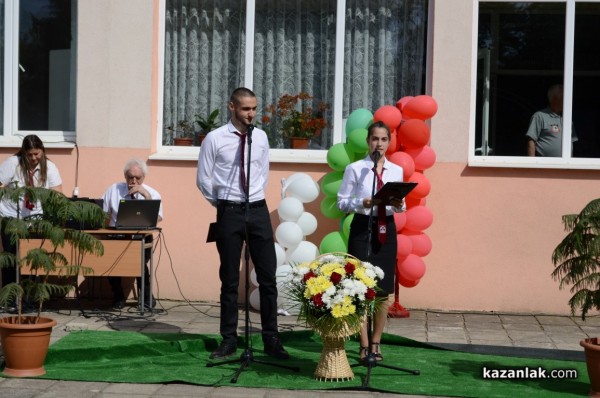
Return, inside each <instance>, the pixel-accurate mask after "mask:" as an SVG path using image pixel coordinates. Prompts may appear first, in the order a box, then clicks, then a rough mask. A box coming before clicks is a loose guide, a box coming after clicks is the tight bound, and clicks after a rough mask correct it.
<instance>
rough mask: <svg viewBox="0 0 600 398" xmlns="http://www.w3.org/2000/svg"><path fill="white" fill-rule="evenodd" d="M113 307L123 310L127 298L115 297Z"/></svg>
mask: <svg viewBox="0 0 600 398" xmlns="http://www.w3.org/2000/svg"><path fill="white" fill-rule="evenodd" d="M112 307H113V308H114V309H115V310H122V309H123V307H125V300H123V299H114V300H113V303H112Z"/></svg>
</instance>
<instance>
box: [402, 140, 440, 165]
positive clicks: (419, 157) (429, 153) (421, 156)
mask: <svg viewBox="0 0 600 398" xmlns="http://www.w3.org/2000/svg"><path fill="white" fill-rule="evenodd" d="M406 153H408V154H409V155H410V156H412V158H413V160H414V162H415V169H417V170H427V169H428V168H430V167H431V166H433V164H434V163H435V152H434V151H433V149H431V147H430V146H429V145H425V146H423V147H421V148H407V149H406Z"/></svg>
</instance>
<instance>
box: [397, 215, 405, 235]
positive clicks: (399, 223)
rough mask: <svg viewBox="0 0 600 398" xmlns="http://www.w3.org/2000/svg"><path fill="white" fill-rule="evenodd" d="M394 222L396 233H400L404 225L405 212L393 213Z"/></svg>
mask: <svg viewBox="0 0 600 398" xmlns="http://www.w3.org/2000/svg"><path fill="white" fill-rule="evenodd" d="M394 222H395V223H396V232H400V231H402V228H404V225H405V224H406V212H402V213H394Z"/></svg>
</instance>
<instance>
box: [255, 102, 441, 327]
mask: <svg viewBox="0 0 600 398" xmlns="http://www.w3.org/2000/svg"><path fill="white" fill-rule="evenodd" d="M437 109H438V107H437V103H436V101H435V100H434V99H433V98H432V97H430V96H428V95H419V96H416V97H412V96H407V97H403V98H401V99H399V100H398V101H397V103H396V105H395V106H393V105H384V106H382V107H380V108H379V109H377V110H376V111H375V113H372V112H371V111H370V110H368V109H364V108H360V109H356V110H354V111H353V112H352V113H351V114H350V115H349V117H348V119H347V121H346V127H345V131H346V142H345V143H338V144H335V145H333V146H332V147H331V148H329V150H328V151H327V164H328V165H329V167H331V169H332V171H331V172H329V173H327V174H326V175H325V176H324V177H323V179H322V180H321V184H320V186H319V184H317V183H316V182H315V181H314V180H313V179H312V178H311V177H310V176H309V175H307V174H304V173H295V174H292V175H291V176H290V177H288V178H287V179H283V180H282V190H281V198H282V199H281V202H280V203H279V205H278V207H277V211H278V214H279V218H280V221H281V222H280V224H279V226H278V227H277V228H276V230H275V239H276V243H275V251H276V254H277V274H276V277H277V283H278V285H280V286H281V285H282V284H283V283H284V282H285V278H286V277H287V274H288V272H289V270H290V269H291V265H290V264H296V263H301V262H305V261H312V260H313V259H315V258H316V257H317V256H318V255H319V254H320V253H330V252H344V253H345V252H347V251H348V235H349V231H350V224H351V222H352V217H353V215H352V214H350V215H346V214H344V213H342V212H341V211H340V210H339V209H338V207H337V192H338V190H339V187H340V185H341V183H342V177H343V173H344V169H345V168H346V166H347V165H349V164H350V163H352V162H354V161H355V160H358V159H361V158H363V157H365V156H367V153H368V145H367V128H368V127H369V125H371V123H373V122H376V121H382V122H384V123H385V124H386V125H387V126H388V127H389V129H390V131H391V140H390V146H389V148H388V150H387V152H386V158H387V159H388V160H389V161H390V162H392V163H395V164H397V165H399V166H400V167H402V169H403V171H404V181H409V182H416V183H417V186H416V187H415V189H413V190H412V191H411V192H410V193H409V194H408V196H407V197H406V206H407V210H406V212H404V213H396V214H395V215H394V218H395V221H396V232H397V235H396V238H397V241H398V256H397V262H396V275H395V277H396V282H397V283H396V300H395V303H394V305H393V306H391V307H390V315H391V316H398V317H404V316H408V311H406V310H405V309H404V307H402V306H401V305H400V303H399V301H398V286H399V285H400V286H403V287H406V288H411V287H415V286H417V285H418V284H419V282H420V280H421V278H423V276H424V275H425V269H426V267H425V261H423V257H425V256H427V255H428V254H429V253H430V252H431V248H432V244H431V239H429V237H428V236H427V234H425V232H424V231H425V230H426V229H427V228H429V227H430V226H431V224H432V222H433V214H432V212H431V210H429V208H427V206H426V197H427V195H429V192H430V190H431V184H430V183H429V180H428V179H427V177H426V176H425V170H427V169H429V168H431V167H432V166H433V164H434V163H435V160H436V155H435V152H434V151H433V149H432V148H431V147H430V146H429V145H428V144H429V141H430V138H431V131H430V128H429V126H428V125H427V123H425V121H426V120H428V119H430V118H432V117H433V116H434V115H435V114H436V112H437ZM319 188H320V189H319ZM320 190H321V191H322V192H323V195H324V198H323V199H322V200H321V203H320V210H321V213H323V215H324V216H325V217H328V218H332V219H340V229H339V230H338V231H333V232H330V233H328V234H327V235H325V236H324V237H323V239H322V240H321V242H320V245H319V247H317V246H316V245H315V244H313V243H311V242H309V241H306V240H305V239H306V236H308V235H310V234H312V233H314V232H315V231H316V229H317V218H316V217H315V216H314V215H313V214H311V213H308V212H306V211H304V203H309V202H312V201H314V200H316V199H317V198H318V196H319V193H320V192H319V191H320ZM251 277H252V282H253V284H254V285H255V286H257V282H256V274H255V272H254V271H252V273H251ZM279 296H280V297H279V308H280V311H282V312H284V313H291V312H293V305H292V303H290V302H288V300H286V296H285V294H280V295H279ZM250 304H251V305H252V307H254V308H255V309H258V308H259V306H260V303H259V298H258V289H255V290H254V291H253V292H252V293H251V294H250Z"/></svg>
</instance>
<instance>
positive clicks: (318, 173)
mask: <svg viewBox="0 0 600 398" xmlns="http://www.w3.org/2000/svg"><path fill="white" fill-rule="evenodd" d="M13 152H14V151H6V150H4V151H2V153H3V154H9V153H13ZM49 153H50V156H51V158H52V159H53V160H54V161H55V162H56V163H57V164H58V166H59V168H60V170H61V174H62V177H63V181H64V189H65V193H67V194H70V193H71V192H72V189H73V185H74V173H75V169H74V168H75V151H74V150H62V149H61V150H57V149H51V150H49ZM148 155H149V153H148V151H145V150H127V149H103V148H96V149H92V148H80V161H79V164H80V169H79V190H80V196H90V197H96V196H100V195H101V194H102V193H103V192H104V190H105V189H106V187H108V186H109V185H110V184H111V183H113V182H115V181H119V180H120V179H121V178H122V175H123V173H122V168H123V164H124V163H125V161H126V160H127V159H128V158H129V157H131V156H139V157H142V158H143V159H147V157H148ZM0 156H2V155H0ZM148 164H149V175H148V177H147V179H146V182H147V183H148V184H149V185H151V186H153V187H155V188H156V189H158V190H159V191H160V192H161V194H162V196H163V201H164V202H163V203H164V204H163V205H164V213H165V220H164V221H163V222H162V228H163V238H164V239H163V240H162V248H163V250H162V254H161V253H159V252H157V253H156V255H160V260H159V261H158V262H155V266H156V273H157V276H158V289H159V292H158V295H159V296H160V297H161V298H169V299H175V300H180V299H183V298H184V297H185V298H186V299H189V300H213V301H214V300H218V292H219V281H218V272H217V270H218V264H219V261H218V255H217V251H216V247H215V245H214V243H205V237H206V233H207V229H208V224H209V223H210V222H211V221H213V220H214V218H215V211H214V209H213V208H212V207H211V206H210V205H209V204H208V203H207V202H206V201H205V200H204V198H203V197H202V195H201V194H200V192H199V191H198V190H197V188H196V186H195V172H196V165H195V162H192V161H180V162H174V161H153V160H151V161H149V163H148ZM329 171H330V169H329V168H328V166H327V165H314V164H311V165H308V164H307V165H294V164H283V163H273V164H272V166H271V179H270V182H269V191H268V198H267V201H268V205H269V208H270V210H271V213H272V223H273V227H274V228H276V227H277V225H278V223H279V222H278V219H277V212H276V209H277V205H278V203H279V200H280V189H281V184H280V181H281V178H285V177H288V176H289V175H291V174H293V173H294V172H304V173H308V174H309V175H311V176H312V177H313V178H314V179H315V180H316V181H319V180H320V178H321V177H322V176H323V175H324V174H326V173H327V172H329ZM426 176H427V177H428V178H429V179H430V181H431V185H432V190H431V193H430V194H429V196H428V197H427V206H428V207H429V208H430V209H431V210H432V211H433V214H434V222H433V225H432V226H431V227H430V228H429V229H428V230H427V231H426V233H427V234H428V235H429V237H430V238H431V240H432V242H433V250H432V252H431V253H430V254H429V255H428V256H426V257H425V263H426V265H427V271H426V274H425V276H424V277H423V279H422V280H421V283H420V284H419V285H418V286H417V287H415V288H411V289H407V288H401V293H400V302H401V303H402V305H404V306H406V307H407V308H429V309H440V310H461V311H467V310H473V311H499V312H503V311H509V312H536V313H540V312H541V313H556V314H566V313H568V312H569V309H568V307H567V301H568V298H569V297H570V295H569V293H568V291H560V290H559V289H558V283H557V282H555V281H553V280H552V278H551V277H550V273H551V272H552V269H553V266H552V263H551V254H552V250H553V248H554V247H555V246H556V245H557V244H558V243H559V242H560V240H561V239H562V237H563V236H564V232H563V227H562V224H561V216H562V215H563V214H567V213H572V212H578V211H579V210H580V209H581V208H582V207H583V206H584V205H585V204H586V203H587V202H588V201H589V200H591V199H592V198H595V197H597V196H598V192H597V191H598V189H594V184H591V182H594V181H597V180H598V179H599V178H600V177H599V176H598V173H597V172H595V171H586V170H579V171H577V170H528V169H493V168H485V169H483V168H481V169H480V168H469V167H467V166H466V165H464V164H459V163H438V164H436V165H434V166H433V168H431V169H430V170H428V171H427V172H426ZM320 200H321V197H320V198H319V199H317V200H316V201H315V202H313V203H310V204H307V205H306V211H309V212H311V213H312V214H314V215H315V216H316V217H317V218H318V220H319V229H318V231H317V232H316V233H315V234H313V235H312V236H309V237H308V240H309V241H311V242H313V243H315V244H316V245H317V246H318V245H319V243H320V241H321V238H322V237H323V236H324V235H325V234H327V233H328V232H331V231H334V230H337V229H338V228H339V223H338V220H330V219H327V218H325V217H323V216H322V215H321V213H320V210H319V203H320ZM167 251H168V252H167ZM156 260H158V259H157V258H155V261H156ZM155 288H156V285H155Z"/></svg>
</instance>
